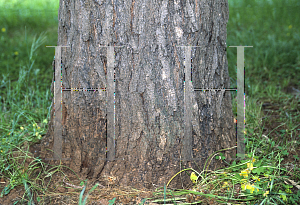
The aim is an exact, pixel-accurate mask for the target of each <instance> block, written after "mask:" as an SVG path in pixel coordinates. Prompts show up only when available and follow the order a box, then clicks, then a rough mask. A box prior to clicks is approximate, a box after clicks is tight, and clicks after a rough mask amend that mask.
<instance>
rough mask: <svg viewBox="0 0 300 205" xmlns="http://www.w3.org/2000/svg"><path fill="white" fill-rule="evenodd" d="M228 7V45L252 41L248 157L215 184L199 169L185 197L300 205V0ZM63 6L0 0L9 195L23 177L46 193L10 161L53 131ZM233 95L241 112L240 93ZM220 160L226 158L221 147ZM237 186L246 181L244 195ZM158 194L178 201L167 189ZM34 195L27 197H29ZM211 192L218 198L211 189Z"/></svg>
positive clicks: (0, 84) (1, 141) (232, 65)
mask: <svg viewBox="0 0 300 205" xmlns="http://www.w3.org/2000/svg"><path fill="white" fill-rule="evenodd" d="M229 6H230V8H229V11H230V14H229V22H228V26H227V28H228V36H227V37H228V38H227V46H230V45H235V46H236V45H249V46H253V48H245V92H246V154H247V157H248V158H247V159H245V161H242V163H241V164H239V165H236V164H233V165H231V166H229V168H228V170H226V171H224V170H223V171H220V172H215V173H212V174H210V175H208V177H212V178H211V180H210V182H211V184H209V182H208V181H207V180H206V181H205V180H200V179H201V176H202V174H203V173H201V172H200V171H201V170H198V172H197V171H196V170H194V171H195V172H197V175H198V176H199V178H198V183H197V184H195V187H194V191H193V190H189V191H188V190H186V191H187V192H179V194H181V195H182V196H184V197H183V198H185V199H186V200H190V201H195V200H204V199H203V198H197V197H198V196H199V193H203V190H202V189H200V188H199V187H200V184H201V187H204V186H212V185H214V186H213V188H211V189H210V191H211V193H212V192H214V191H215V192H214V193H219V192H217V191H221V192H222V191H224V192H226V193H227V194H224V193H223V195H224V196H226V197H228V199H227V201H228V200H229V198H231V199H232V198H236V199H238V200H237V201H236V203H238V202H239V203H245V204H246V203H247V204H255V203H268V204H269V203H273V204H298V203H300V200H299V198H300V192H299V191H298V190H299V188H300V184H298V183H299V179H300V169H299V156H300V149H299V148H300V146H299V145H300V140H299V138H300V127H299V125H300V117H299V116H300V109H299V102H300V100H299V99H300V85H299V82H300V75H299V74H300V32H299V24H300V13H299V10H300V1H298V0H286V1H281V0H272V1H271V0H259V1H258V0H229ZM57 9H58V1H57V0H43V1H39V0H30V1H29V0H22V1H20V0H10V1H5V0H0V75H1V76H0V110H1V112H0V145H1V146H0V178H1V182H2V181H3V182H6V186H5V187H2V188H3V189H2V193H1V195H2V196H4V197H5V195H6V194H8V193H9V191H10V190H12V189H14V187H17V186H20V185H22V186H23V187H27V184H26V183H24V180H25V181H27V182H28V183H29V184H30V185H31V186H30V187H31V188H30V190H31V191H32V192H34V191H37V190H38V191H41V189H40V188H38V187H36V186H35V185H34V182H33V181H32V179H31V178H30V173H31V171H32V169H34V167H27V168H26V167H24V165H23V167H22V165H21V168H20V164H18V163H17V162H15V161H11V155H10V153H11V152H12V149H13V148H21V147H22V146H23V145H24V143H25V142H29V143H32V142H37V141H39V140H40V139H41V137H42V136H43V135H44V134H45V133H46V130H47V120H49V111H50V105H51V94H50V85H51V80H52V76H53V73H52V72H53V71H52V69H51V68H52V66H51V63H52V60H53V56H54V49H53V48H46V47H45V46H46V45H51V46H53V45H57V25H58V20H57V16H58V12H57ZM227 55H228V63H229V74H230V77H231V84H232V86H231V87H232V88H234V87H236V48H229V47H228V48H227ZM232 94H233V95H232V96H233V101H232V103H233V111H234V113H236V100H235V96H236V94H235V93H234V92H232ZM24 155H25V152H24ZM214 157H215V156H214ZM216 157H221V158H222V154H221V152H220V153H218V155H217V156H216ZM222 159H223V158H222ZM247 163H248V165H247ZM39 165H41V162H40V161H39V160H37V161H36V166H39ZM251 165H253V167H252V169H251ZM22 168H23V170H24V171H23V173H20V172H19V170H22ZM245 170H246V171H245ZM243 171H244V172H243ZM224 173H225V174H224ZM226 173H227V176H225V175H226ZM216 178H217V179H218V180H216ZM213 179H214V180H213ZM265 182H267V183H265ZM218 183H219V184H218ZM234 184H240V191H239V192H238V191H237V189H235V188H236V187H235V186H234ZM0 185H1V184H0ZM219 186H220V187H219ZM226 188H228V190H227V189H226ZM237 193H238V195H236V194H237ZM159 194H162V195H165V197H166V195H167V198H168V197H169V198H171V199H173V201H174V196H173V198H172V195H170V196H169V195H168V194H167V192H166V191H165V192H163V191H161V192H160V191H158V195H159ZM177 194H178V193H177ZM29 195H30V192H29V193H28V194H27V195H26V196H24V197H23V198H24V200H29V197H28V196H29ZM218 195H222V194H220V193H219V194H218ZM196 196H197V197H196ZM206 197H207V198H206V199H213V197H212V196H210V195H209V194H208V195H206ZM251 197H252V198H251ZM159 200H160V199H159V197H158V198H156V202H158V201H159ZM164 200H166V199H164ZM213 200H216V199H213ZM218 200H223V201H224V200H225V199H221V198H218ZM0 201H1V198H0ZM225 201H226V200H225ZM173 203H174V202H173ZM177 203H178V200H177Z"/></svg>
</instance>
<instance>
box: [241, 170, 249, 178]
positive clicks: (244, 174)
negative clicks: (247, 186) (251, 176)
mask: <svg viewBox="0 0 300 205" xmlns="http://www.w3.org/2000/svg"><path fill="white" fill-rule="evenodd" d="M240 176H243V177H248V170H243V171H241V173H240Z"/></svg>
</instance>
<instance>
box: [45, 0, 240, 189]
mask: <svg viewBox="0 0 300 205" xmlns="http://www.w3.org/2000/svg"><path fill="white" fill-rule="evenodd" d="M228 13H229V12H228V2H227V0H220V1H211V0H201V1H200V0H196V1H189V0H187V1H185V0H184V1H180V0H174V1H167V0H163V1H153V0H147V1H142V0H133V1H129V0H125V1H118V0H115V1H102V0H85V1H83V0H75V1H66V0H61V1H60V7H59V26H58V45H64V46H70V47H69V48H62V87H63V88H91V87H92V88H104V87H106V86H107V70H106V69H107V61H108V60H107V49H108V47H107V48H105V47H99V46H124V47H122V48H119V47H115V48H114V54H115V62H114V63H115V64H114V68H115V78H116V81H115V84H116V87H115V153H116V155H115V156H116V158H117V159H124V160H115V161H105V160H101V159H99V158H102V159H103V158H105V157H106V153H105V149H106V146H107V145H106V143H107V142H106V131H107V128H106V115H107V111H106V109H107V105H106V98H107V93H106V92H103V91H101V90H100V91H98V92H88V91H77V92H76V91H64V92H62V93H63V97H62V101H63V106H62V116H63V119H62V123H63V145H62V147H63V154H62V157H63V158H71V160H70V161H62V162H63V164H64V165H66V166H69V167H70V168H71V169H72V170H74V171H75V172H76V173H77V174H79V175H80V176H83V177H86V178H88V179H93V180H95V179H98V180H100V178H102V177H104V176H112V177H116V178H117V182H116V184H117V185H118V184H119V185H122V186H133V187H136V188H142V187H145V188H148V189H152V188H153V186H154V185H158V186H163V185H164V183H167V182H168V181H169V180H170V179H171V177H172V176H173V175H175V174H176V173H177V172H179V171H180V170H182V169H183V167H184V166H185V167H192V168H194V169H196V170H199V168H200V170H199V171H202V169H203V167H204V164H205V161H206V160H207V159H208V158H209V156H210V155H211V154H212V153H213V152H215V151H217V150H220V149H224V148H230V147H233V146H235V145H236V135H235V125H234V122H233V113H232V106H231V95H230V92H229V91H226V92H225V91H218V90H210V91H205V92H204V91H194V90H193V89H196V88H211V89H214V88H229V87H230V80H229V75H228V65H227V56H226V38H227V35H226V25H227V21H228V17H229V14H228ZM188 45H189V46H201V47H192V48H191V56H192V83H191V85H192V88H191V90H192V92H191V103H192V106H191V108H190V109H191V116H190V117H191V120H192V141H191V142H190V143H191V144H192V147H193V151H192V153H193V157H194V158H198V159H200V160H198V161H183V162H181V163H180V161H179V160H177V159H180V157H182V154H181V153H182V150H183V144H184V141H183V139H184V126H185V122H184V119H185V118H184V69H185V67H184V66H185V63H184V61H185V56H186V53H185V48H184V47H176V46H188ZM53 113H54V110H53V106H52V111H51V121H50V123H49V130H48V133H47V135H46V137H45V138H44V139H43V148H42V149H44V150H45V149H46V148H48V149H52V146H53V140H52V139H53V128H54V127H53V125H54V124H53ZM235 154H236V153H235V149H231V150H229V151H228V152H226V153H225V156H226V159H227V160H230V159H232V158H233V157H235ZM52 156H53V155H52V152H49V153H47V155H45V156H44V157H52ZM220 166H223V167H224V164H223V163H222V162H220V161H219V160H216V159H215V158H214V159H213V160H212V162H211V163H210V166H209V168H208V169H209V170H214V169H216V168H219V167H220ZM188 177H189V175H187V174H186V173H182V174H181V175H180V176H179V175H178V176H177V177H175V178H174V179H173V180H172V182H171V183H170V185H169V187H173V188H175V187H176V188H182V185H184V187H186V186H185V185H187V183H186V182H188V181H189V180H188Z"/></svg>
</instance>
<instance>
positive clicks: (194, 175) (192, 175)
mask: <svg viewBox="0 0 300 205" xmlns="http://www.w3.org/2000/svg"><path fill="white" fill-rule="evenodd" d="M190 179H191V181H192V182H193V183H194V184H195V183H196V182H197V179H198V177H197V175H196V174H195V172H192V174H191V177H190Z"/></svg>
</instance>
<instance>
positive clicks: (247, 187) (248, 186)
mask: <svg viewBox="0 0 300 205" xmlns="http://www.w3.org/2000/svg"><path fill="white" fill-rule="evenodd" d="M246 189H248V190H250V193H253V191H254V187H253V186H252V185H251V184H247V185H246Z"/></svg>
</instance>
